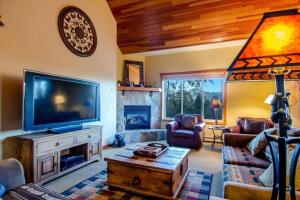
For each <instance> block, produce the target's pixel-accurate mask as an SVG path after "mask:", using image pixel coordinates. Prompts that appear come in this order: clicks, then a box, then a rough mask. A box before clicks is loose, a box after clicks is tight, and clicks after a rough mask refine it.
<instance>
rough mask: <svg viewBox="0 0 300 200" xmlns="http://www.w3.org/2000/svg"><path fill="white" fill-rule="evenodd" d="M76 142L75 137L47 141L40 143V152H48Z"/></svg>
mask: <svg viewBox="0 0 300 200" xmlns="http://www.w3.org/2000/svg"><path fill="white" fill-rule="evenodd" d="M74 144H75V137H74V136H71V137H65V138H58V139H56V140H50V141H46V142H40V143H38V148H37V149H38V153H39V154H40V153H44V152H48V151H51V150H54V149H61V148H65V147H68V146H71V145H74Z"/></svg>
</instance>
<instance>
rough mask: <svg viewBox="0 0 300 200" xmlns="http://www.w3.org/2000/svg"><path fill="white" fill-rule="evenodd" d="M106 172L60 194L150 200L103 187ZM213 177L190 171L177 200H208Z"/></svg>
mask: <svg viewBox="0 0 300 200" xmlns="http://www.w3.org/2000/svg"><path fill="white" fill-rule="evenodd" d="M106 177H107V171H106V170H104V171H102V172H100V173H98V174H96V175H95V176H92V177H90V178H88V179H86V180H84V181H82V182H80V183H78V184H77V185H75V186H73V187H71V188H70V189H68V190H66V191H65V192H63V193H62V194H63V195H65V196H67V197H69V198H71V199H74V200H150V199H151V198H149V197H142V196H137V195H135V194H133V193H129V192H126V191H123V190H119V189H113V188H111V187H108V186H107V185H105V182H106ZM212 178H213V175H212V174H210V173H205V172H200V171H196V170H191V171H190V173H189V175H188V178H187V180H186V182H185V185H184V187H183V189H182V190H181V192H180V194H179V195H178V198H177V199H182V200H208V199H209V195H210V188H211V183H212Z"/></svg>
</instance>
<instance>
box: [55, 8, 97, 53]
mask: <svg viewBox="0 0 300 200" xmlns="http://www.w3.org/2000/svg"><path fill="white" fill-rule="evenodd" d="M58 30H59V34H60V36H61V38H62V40H63V42H64V43H65V45H66V46H67V47H68V49H69V50H70V51H71V52H73V53H74V54H76V55H78V56H81V57H88V56H91V55H92V54H93V53H94V52H95V50H96V47H97V34H96V30H95V28H94V25H93V23H92V21H91V20H90V18H89V17H88V16H87V14H85V12H83V11H82V10H80V9H79V8H76V7H74V6H68V7H65V8H64V9H62V11H61V12H60V14H59V16H58Z"/></svg>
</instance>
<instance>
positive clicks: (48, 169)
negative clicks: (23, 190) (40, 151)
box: [37, 152, 58, 181]
mask: <svg viewBox="0 0 300 200" xmlns="http://www.w3.org/2000/svg"><path fill="white" fill-rule="evenodd" d="M57 154H58V153H57V152H55V153H51V154H47V155H44V156H40V157H38V159H37V162H38V166H37V167H38V181H42V180H44V179H46V178H48V177H51V176H53V175H55V174H57V173H58V155H57Z"/></svg>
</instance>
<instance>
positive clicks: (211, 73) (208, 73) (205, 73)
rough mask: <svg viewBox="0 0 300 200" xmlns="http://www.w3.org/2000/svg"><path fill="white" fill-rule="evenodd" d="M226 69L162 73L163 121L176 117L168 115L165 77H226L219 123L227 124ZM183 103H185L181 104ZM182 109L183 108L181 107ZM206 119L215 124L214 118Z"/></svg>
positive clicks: (207, 121)
mask: <svg viewBox="0 0 300 200" xmlns="http://www.w3.org/2000/svg"><path fill="white" fill-rule="evenodd" d="M225 75H226V69H210V70H201V71H190V72H171V73H160V84H161V88H162V93H161V97H162V101H161V108H162V110H161V118H162V120H163V121H171V120H174V118H170V117H166V110H165V109H166V105H165V104H166V102H165V88H164V84H163V83H164V81H165V79H170V80H171V78H172V77H173V78H178V77H182V78H188V77H195V76H197V77H199V78H200V79H213V78H224V84H223V95H222V98H223V99H222V102H223V113H222V120H218V124H221V125H222V124H223V125H224V124H226V110H227V109H226V107H227V102H226V98H227V83H226V77H225ZM181 105H183V103H182V104H181ZM181 111H182V108H181ZM204 121H205V122H206V123H208V124H214V123H215V120H213V119H204Z"/></svg>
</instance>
